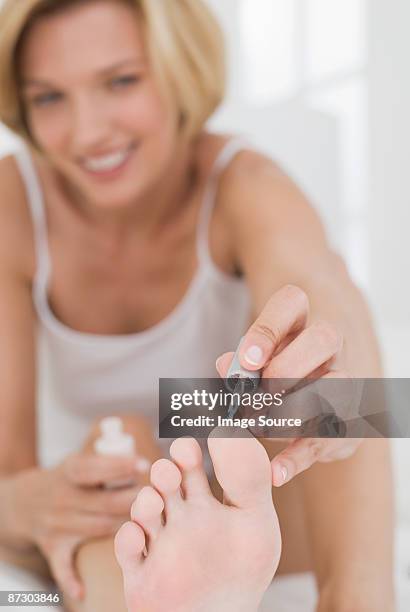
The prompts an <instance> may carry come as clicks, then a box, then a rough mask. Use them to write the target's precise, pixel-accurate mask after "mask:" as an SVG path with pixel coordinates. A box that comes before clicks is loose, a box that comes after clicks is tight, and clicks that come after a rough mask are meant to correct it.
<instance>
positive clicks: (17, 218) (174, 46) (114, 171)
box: [0, 0, 393, 612]
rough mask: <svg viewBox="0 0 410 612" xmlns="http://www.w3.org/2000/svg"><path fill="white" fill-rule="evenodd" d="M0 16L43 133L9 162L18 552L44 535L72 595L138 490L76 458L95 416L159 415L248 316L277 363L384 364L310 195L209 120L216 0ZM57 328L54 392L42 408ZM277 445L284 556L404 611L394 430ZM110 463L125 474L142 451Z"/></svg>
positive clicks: (299, 367)
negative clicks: (396, 600)
mask: <svg viewBox="0 0 410 612" xmlns="http://www.w3.org/2000/svg"><path fill="white" fill-rule="evenodd" d="M0 29H1V31H2V36H1V39H0V119H1V120H2V121H3V122H4V123H5V124H6V125H8V126H9V127H10V128H12V129H13V130H15V131H16V132H17V133H19V134H20V135H22V136H23V137H24V139H25V141H26V144H27V145H28V146H27V148H25V149H24V150H22V151H21V152H20V153H19V154H17V155H16V156H15V157H7V158H5V159H4V160H2V161H1V165H0V175H1V176H0V191H1V194H0V206H1V213H0V214H1V218H2V223H1V228H0V232H1V237H0V245H1V246H0V249H1V252H0V261H1V286H2V300H1V310H0V325H1V328H0V333H1V337H2V348H1V355H2V362H1V364H2V367H1V370H0V371H1V377H2V378H1V387H2V390H3V395H2V402H1V408H0V409H1V416H2V423H3V427H2V443H1V445H0V448H1V451H0V452H1V457H0V465H1V470H2V474H3V479H2V481H1V485H0V486H1V499H2V500H4V502H3V504H2V508H1V510H0V513H1V516H0V519H1V520H0V525H1V527H0V537H1V541H2V542H3V544H4V547H5V548H6V549H7V550H8V551H10V550H12V551H13V553H14V554H16V555H18V553H19V551H21V554H22V555H24V551H27V550H32V549H33V550H34V549H35V550H38V551H40V553H41V554H42V555H43V557H44V558H45V559H46V560H47V563H48V565H49V566H50V567H51V569H52V572H53V574H54V576H55V577H56V578H57V579H58V581H59V583H60V585H61V586H62V588H64V589H65V590H66V591H67V592H70V593H71V594H72V595H74V596H75V595H79V594H80V593H81V587H80V585H79V581H78V578H77V576H76V574H75V569H74V552H75V551H76V550H77V549H78V547H79V546H80V544H83V543H84V542H88V541H89V540H90V539H91V538H95V537H101V536H108V535H110V534H111V535H112V533H113V532H114V531H116V529H117V527H118V522H119V520H120V518H121V520H123V517H125V515H126V514H127V513H128V508H129V506H130V504H131V501H132V499H134V497H135V489H132V488H131V489H125V490H124V491H120V492H118V491H117V492H115V491H111V492H107V491H105V492H104V495H105V497H104V500H105V501H104V506H102V505H101V490H100V488H99V486H98V485H100V484H101V482H105V481H106V478H107V477H106V476H104V474H105V473H106V472H104V470H106V469H107V463H105V464H102V463H101V461H96V460H95V458H93V459H92V460H90V457H89V456H86V455H82V454H80V455H75V453H76V451H78V449H79V447H80V446H81V444H82V443H83V441H84V440H85V438H86V436H87V435H88V433H89V430H90V426H91V422H92V420H93V419H95V418H96V417H99V416H103V415H104V414H111V413H114V412H118V413H120V414H122V413H126V412H130V411H134V412H138V414H140V415H143V416H145V417H147V418H148V419H151V422H152V421H153V419H154V416H153V415H155V416H156V413H157V405H156V385H157V380H158V378H159V377H191V376H192V377H194V376H197V377H198V376H201V377H205V376H213V374H214V363H215V359H216V358H217V357H218V356H221V354H223V356H222V358H221V359H220V360H219V361H218V370H219V372H220V374H221V375H224V374H226V371H227V363H228V362H229V360H230V358H231V355H230V354H226V353H225V351H228V350H231V349H232V348H233V347H234V346H235V345H236V344H237V342H238V339H239V338H240V336H241V335H242V334H243V333H244V331H246V329H247V327H248V325H249V323H250V322H252V325H251V327H250V328H249V329H248V332H247V333H246V336H245V340H244V342H243V344H242V348H241V358H242V361H243V365H245V366H247V367H248V368H260V367H264V375H265V376H269V375H270V376H272V375H275V376H281V377H293V378H298V377H305V376H307V375H309V374H311V373H312V372H315V373H316V374H317V373H320V374H323V375H325V374H329V372H332V371H336V372H337V371H338V372H339V373H340V372H341V371H346V372H347V373H348V374H349V375H354V376H379V375H380V364H379V357H378V350H377V345H376V342H375V339H374V334H373V331H372V328H371V323H370V319H369V315H368V312H367V309H366V306H365V304H364V302H363V299H362V297H361V295H360V294H359V292H358V291H357V289H356V288H355V287H354V286H353V284H352V283H351V281H350V279H349V278H348V275H347V273H346V270H345V267H344V265H343V264H342V262H341V261H340V259H339V258H338V257H337V256H336V255H335V254H334V253H332V252H331V250H330V249H329V247H328V245H327V243H326V240H325V237H324V233H323V230H322V227H321V225H320V223H319V221H318V219H317V217H316V215H315V214H314V212H313V211H312V209H311V208H310V206H309V205H308V204H307V203H306V201H305V199H304V198H303V197H302V196H301V194H300V193H299V192H298V190H297V189H296V188H295V186H294V185H293V184H292V183H291V182H290V181H289V180H288V179H287V177H285V176H284V175H283V174H282V173H281V172H280V170H279V169H278V168H277V167H276V166H275V164H273V162H271V161H270V160H268V159H266V158H265V157H263V156H261V155H259V154H257V153H255V152H253V151H251V150H248V149H247V148H246V146H245V145H244V144H243V143H242V142H240V141H239V140H237V139H233V138H229V137H225V136H221V135H216V134H211V133H209V132H207V131H206V129H205V127H204V126H205V122H206V120H207V118H208V117H209V116H210V115H211V114H212V112H213V111H214V110H215V108H216V107H217V105H218V104H219V103H220V101H221V99H222V97H223V87H224V69H223V59H222V58H223V52H222V42H221V35H220V31H219V29H218V27H217V25H216V23H215V22H214V20H213V18H212V17H211V15H210V14H209V13H208V11H207V9H206V8H205V6H204V5H203V4H202V2H201V1H200V0H184V1H182V0H178V1H177V0H168V1H167V2H160V3H159V2H153V1H150V0H140V1H139V2H137V1H133V0H122V1H121V2H118V1H116V2H114V1H113V0H90V1H87V2H84V1H82V2H78V1H75V0H71V1H70V0H69V1H65V0H62V1H58V2H56V1H55V0H54V1H53V0H20V1H19V2H15V1H14V0H8V1H6V3H5V6H4V7H3V10H2V13H1V16H0ZM289 283H292V284H289ZM37 324H38V325H39V329H40V332H41V333H40V338H39V339H37V337H36V335H35V330H36V326H37ZM342 335H343V336H344V339H345V342H344V344H343V346H342V342H341V337H342ZM40 345H41V347H42V348H44V349H45V353H46V355H47V356H48V358H49V361H50V362H51V363H50V367H51V373H52V381H51V382H52V384H53V386H54V388H55V391H56V403H55V404H54V405H53V409H52V410H51V409H47V408H46V406H45V405H43V404H42V402H39V403H38V405H37V406H36V407H35V372H36V364H37V360H36V348H37V346H40ZM41 364H42V362H41V361H40V362H39V365H41ZM47 410H48V411H47ZM36 416H37V418H38V419H39V421H40V424H41V429H40V433H41V437H40V439H39V440H38V454H39V457H40V459H38V456H37V439H36V433H35V419H36ZM153 424H155V421H154V422H153ZM266 446H267V448H268V451H269V453H270V456H271V457H275V458H274V460H273V461H272V474H273V484H274V485H275V486H277V487H280V486H281V485H283V484H284V483H286V487H285V488H284V489H283V490H281V491H279V490H278V491H277V492H276V495H275V503H276V506H277V509H278V513H279V516H280V518H281V520H282V531H283V541H284V552H283V561H282V564H281V568H279V569H280V570H282V571H286V570H287V571H301V570H305V569H308V568H311V567H314V569H315V571H316V576H317V580H318V586H319V609H321V610H329V609H332V610H333V609H334V610H339V609H340V610H341V609H346V607H347V608H349V606H350V607H352V606H353V605H354V606H355V610H357V611H359V610H360V612H362V611H364V610H371V611H372V612H377V610H380V611H381V610H383V612H386V610H389V609H391V608H392V605H393V604H392V588H391V550H390V547H391V544H390V542H391V533H390V530H391V508H390V499H391V491H390V472H389V455H388V449H387V447H386V445H385V444H384V442H381V441H375V440H374V441H373V440H368V441H366V442H364V443H363V444H362V445H361V446H360V448H359V449H358V450H357V452H355V454H354V455H353V452H354V451H355V450H356V449H357V446H358V443H357V442H356V441H351V440H350V441H349V440H346V441H338V440H336V441H332V440H328V441H320V443H319V442H318V441H312V440H299V441H296V442H293V443H292V444H290V445H288V446H286V445H283V444H282V445H275V444H273V443H266ZM164 450H165V449H164V448H163V451H164ZM279 451H281V452H279ZM73 453H74V455H73ZM346 457H348V459H347V460H345V461H343V462H334V463H329V462H331V461H332V460H333V459H340V458H345V459H346ZM98 459H100V458H98ZM73 462H74V464H75V465H76V468H77V469H76V470H73V468H72V466H73ZM315 462H316V465H315V466H314V467H312V468H311V469H309V471H308V472H306V473H305V474H304V475H303V476H301V477H299V478H298V481H297V482H292V483H291V484H288V483H289V482H290V481H292V479H293V478H294V476H296V475H297V474H299V473H300V472H302V471H303V470H305V469H306V468H308V467H310V466H311V465H312V464H313V463H315ZM325 462H326V465H325V464H324V463H325ZM110 465H111V468H110V470H111V472H110V477H111V478H112V477H113V476H114V475H115V477H120V476H121V477H124V476H129V475H130V470H133V469H134V468H133V467H132V466H130V464H129V462H128V463H124V461H123V462H119V461H117V462H112V463H110ZM114 465H115V466H116V467H115V468H114V467H112V466H114ZM114 472H115V473H114ZM376 474H377V486H376V485H375V479H376ZM319 486H320V494H319V493H318V487H319ZM50 491H57V492H62V494H64V497H65V498H66V499H68V500H69V502H64V503H62V502H61V501H57V502H56V500H55V497H56V495H54V497H53V495H50V494H49V492H50ZM363 491H366V495H365V496H364V495H363ZM279 493H280V494H279ZM62 494H61V495H59V496H58V499H59V500H61V496H62ZM300 496H302V498H303V505H304V509H305V519H306V524H307V526H308V528H309V529H308V533H309V538H310V541H311V558H310V560H309V557H308V554H307V552H306V550H305V549H304V548H303V542H306V541H307V538H306V533H302V531H301V529H300V527H301V525H302V516H301V514H300V512H299V513H298V512H297V511H298V508H299V510H300V503H299V500H300ZM346 496H348V499H349V504H348V505H347V506H345V507H342V505H341V500H342V499H345V498H346ZM108 500H110V501H108ZM105 504H107V506H106V505H105ZM108 504H109V505H108ZM10 508H14V509H15V511H13V512H12V511H10ZM102 508H103V511H102V510H101V509H102ZM376 508H377V510H375V509H376ZM281 515H282V516H281ZM369 515H371V516H372V520H371V521H369ZM335 524H337V525H338V530H337V533H335V530H334V525H335ZM370 546H371V547H372V564H371V566H370V564H369V562H368V561H369V560H368V550H369V548H370ZM33 554H34V553H33ZM99 559H101V557H99ZM85 586H86V588H87V584H86V585H85Z"/></svg>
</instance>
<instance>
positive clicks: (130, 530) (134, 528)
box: [114, 521, 145, 577]
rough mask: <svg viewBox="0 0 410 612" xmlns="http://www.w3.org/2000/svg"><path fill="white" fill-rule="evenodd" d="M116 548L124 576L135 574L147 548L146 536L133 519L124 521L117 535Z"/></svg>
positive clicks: (116, 554)
mask: <svg viewBox="0 0 410 612" xmlns="http://www.w3.org/2000/svg"><path fill="white" fill-rule="evenodd" d="M114 548H115V556H116V557H117V561H118V563H119V565H120V567H121V569H122V571H123V573H124V577H126V575H133V574H134V572H135V571H136V569H137V568H138V567H139V566H140V564H141V562H142V559H143V550H144V548H145V536H144V532H143V530H142V529H141V527H140V526H139V525H136V524H135V523H132V522H131V521H129V522H128V523H124V525H122V526H121V527H120V529H119V531H118V532H117V534H116V536H115V540H114Z"/></svg>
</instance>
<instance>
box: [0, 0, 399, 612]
mask: <svg viewBox="0 0 410 612" xmlns="http://www.w3.org/2000/svg"><path fill="white" fill-rule="evenodd" d="M0 1H1V0H0ZM208 2H209V4H210V5H211V6H212V7H213V8H214V10H215V13H216V14H217V16H219V18H220V21H221V23H222V25H223V27H224V29H225V32H226V37H227V43H228V52H229V73H230V80H229V90H228V95H227V98H226V102H225V104H224V105H223V107H222V108H221V109H220V111H219V112H218V113H217V114H216V116H215V117H214V118H213V119H212V121H211V122H210V123H211V126H213V127H214V128H217V129H219V130H230V131H237V132H241V133H243V134H245V135H247V136H248V137H249V138H250V139H252V140H253V141H254V142H255V144H256V145H257V146H259V147H260V148H262V149H264V150H266V151H268V152H269V153H270V154H271V155H272V156H274V157H275V158H276V159H277V160H278V161H279V162H280V163H281V164H282V165H283V166H284V167H285V168H286V169H287V170H288V171H289V172H290V173H291V174H292V175H293V176H294V178H295V179H296V180H297V182H298V183H299V184H300V185H301V186H302V188H303V189H304V190H305V192H306V193H307V195H308V196H309V197H310V199H311V201H312V202H313V203H314V204H315V206H316V207H317V208H318V210H319V212H320V214H321V215H322V218H323V220H324V223H325V225H326V227H327V229H328V233H329V238H330V240H331V241H332V243H333V244H334V245H335V247H336V248H337V249H338V250H339V251H340V252H341V253H342V254H343V255H344V256H345V258H346V260H347V263H348V266H349V269H350V271H351V274H352V276H353V277H354V279H355V281H356V282H357V283H358V284H359V285H360V287H361V288H362V289H363V291H364V292H365V293H366V295H367V297H368V299H369V301H370V303H371V307H372V310H373V313H374V317H375V322H376V327H377V332H378V334H379V338H380V341H381V344H382V348H383V355H384V360H385V371H386V375H387V376H391V377H408V376H409V375H410V359H409V357H410V349H409V348H408V346H409V343H410V318H409V312H410V283H409V282H408V280H407V272H408V270H409V262H410V240H409V237H408V233H409V228H410V206H409V204H410V166H409V164H410V159H409V154H408V142H409V140H410V139H409V131H410V119H409V117H408V112H409V109H410V37H409V35H408V28H409V25H408V24H410V2H409V1H408V0H368V1H367V2H366V0H208ZM0 35H1V34H0ZM9 146H10V142H9V139H8V137H7V136H6V135H5V133H3V131H2V130H1V129H0V152H1V149H5V148H6V147H9ZM402 274H403V276H402ZM393 447H394V460H395V462H394V469H395V478H396V482H397V487H396V489H397V500H398V504H397V517H398V525H399V529H398V551H399V552H398V570H397V571H398V574H399V575H400V576H402V578H403V581H402V582H403V583H402V586H401V589H402V597H406V593H405V591H407V590H408V595H407V596H408V598H409V599H408V602H409V603H408V607H407V608H404V607H403V610H404V609H410V580H409V579H407V575H410V494H409V492H408V485H407V483H408V479H409V473H410V443H409V441H407V440H400V441H395V442H394V445H393ZM406 581H407V582H406ZM407 583H408V587H407V586H406V584H407Z"/></svg>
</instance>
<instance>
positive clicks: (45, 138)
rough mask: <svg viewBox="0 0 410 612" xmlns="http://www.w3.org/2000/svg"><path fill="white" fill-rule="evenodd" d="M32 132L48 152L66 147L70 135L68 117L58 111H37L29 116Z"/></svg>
mask: <svg viewBox="0 0 410 612" xmlns="http://www.w3.org/2000/svg"><path fill="white" fill-rule="evenodd" d="M28 123H29V129H30V132H31V134H32V136H33V138H34V140H35V141H36V142H37V143H38V145H39V146H40V147H41V148H42V149H44V150H47V151H58V150H59V149H62V148H63V147H64V143H65V141H66V138H67V134H68V123H67V117H64V113H62V112H61V111H60V112H56V111H50V110H49V111H48V112H43V111H35V112H33V113H31V114H29V115H28Z"/></svg>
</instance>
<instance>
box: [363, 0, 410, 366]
mask: <svg viewBox="0 0 410 612" xmlns="http://www.w3.org/2000/svg"><path fill="white" fill-rule="evenodd" d="M368 11H369V20H368V37H369V133H370V136H369V137H370V151H369V157H370V177H369V178H370V198H369V201H370V205H369V227H370V239H371V257H370V263H371V296H372V301H373V306H374V308H375V310H376V313H377V315H378V318H379V320H380V322H381V323H382V324H383V325H385V326H386V325H387V326H397V327H399V328H400V329H401V330H402V339H403V344H404V334H405V333H406V330H405V329H404V327H410V280H409V272H410V36H409V28H410V2H409V0H369V2H368ZM397 340H398V341H399V338H398V339H397ZM399 346H400V345H399ZM402 348H403V349H404V348H405V347H404V346H403V347H402ZM403 358H404V359H406V360H407V362H409V361H410V349H407V352H406V353H404V354H403ZM407 371H408V372H409V373H410V370H409V369H408V370H407Z"/></svg>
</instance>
